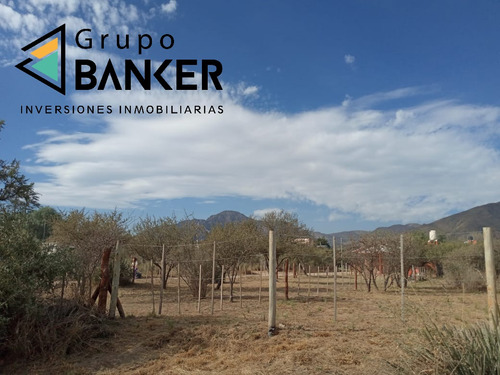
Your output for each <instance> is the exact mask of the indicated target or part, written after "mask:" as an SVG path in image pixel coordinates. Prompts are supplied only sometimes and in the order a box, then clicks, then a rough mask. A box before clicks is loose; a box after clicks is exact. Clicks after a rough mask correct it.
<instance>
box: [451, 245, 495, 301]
mask: <svg viewBox="0 0 500 375" xmlns="http://www.w3.org/2000/svg"><path fill="white" fill-rule="evenodd" d="M443 267H444V272H445V276H446V278H447V279H448V281H450V282H451V284H452V286H453V287H456V288H461V287H462V284H463V285H464V287H465V289H466V290H467V291H470V292H473V291H481V290H485V289H486V280H485V277H484V274H483V273H484V251H483V249H482V247H481V246H479V245H463V246H461V247H459V248H457V249H456V250H454V251H453V252H452V253H451V254H449V255H448V256H447V257H446V258H445V259H444V260H443Z"/></svg>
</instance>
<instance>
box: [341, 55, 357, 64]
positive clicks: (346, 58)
mask: <svg viewBox="0 0 500 375" xmlns="http://www.w3.org/2000/svg"><path fill="white" fill-rule="evenodd" d="M344 61H345V63H346V64H347V65H352V64H354V62H355V61H356V57H354V56H353V55H344Z"/></svg>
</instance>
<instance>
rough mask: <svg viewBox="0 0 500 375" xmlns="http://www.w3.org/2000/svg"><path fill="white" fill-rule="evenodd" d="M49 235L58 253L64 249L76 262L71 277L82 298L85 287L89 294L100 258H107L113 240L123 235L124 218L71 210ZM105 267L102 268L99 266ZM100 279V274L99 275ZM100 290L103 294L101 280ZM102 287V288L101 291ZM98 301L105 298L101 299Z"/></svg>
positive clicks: (90, 293) (105, 286)
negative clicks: (72, 252) (75, 279)
mask: <svg viewBox="0 0 500 375" xmlns="http://www.w3.org/2000/svg"><path fill="white" fill-rule="evenodd" d="M52 230H53V233H52V236H51V237H50V239H49V241H50V242H52V243H55V244H56V245H57V248H58V249H61V251H65V250H63V249H64V248H66V249H70V250H72V251H74V253H75V257H76V259H77V267H76V269H75V271H74V272H75V276H76V278H77V280H78V283H79V286H80V294H81V296H82V297H83V296H84V295H85V289H86V288H87V285H88V293H89V296H91V295H92V278H93V276H95V274H96V270H97V267H98V266H99V264H100V263H101V262H100V261H101V260H102V259H103V257H104V256H105V257H107V258H108V259H109V255H110V254H111V251H112V250H113V248H114V247H115V245H116V241H118V240H123V239H125V237H126V236H127V230H126V219H124V218H123V216H122V215H121V214H120V213H118V212H116V211H113V212H110V213H99V212H93V213H92V214H87V213H86V212H85V211H84V210H73V211H70V212H67V213H64V214H63V215H62V217H61V219H60V220H57V221H56V222H54V224H53V229H52ZM101 266H102V267H103V270H104V268H106V265H103V264H101ZM101 276H102V275H101ZM101 281H102V284H103V285H102V291H100V293H102V294H104V295H105V293H104V290H106V292H107V287H108V286H107V284H106V285H104V284H105V282H106V280H104V281H103V280H102V279H101ZM104 288H106V289H104ZM104 295H103V296H102V299H105V296H104Z"/></svg>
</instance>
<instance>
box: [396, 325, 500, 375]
mask: <svg viewBox="0 0 500 375" xmlns="http://www.w3.org/2000/svg"><path fill="white" fill-rule="evenodd" d="M423 336H424V339H425V340H424V344H423V345H421V346H419V347H413V348H407V354H408V355H409V356H410V358H411V359H412V362H414V363H415V364H418V368H419V371H420V373H425V374H439V375H441V374H456V375H477V374H483V375H493V374H500V330H499V329H498V327H497V328H492V327H491V325H489V324H487V323H477V324H474V325H471V326H467V327H464V328H459V327H455V326H443V327H441V328H440V327H437V326H436V325H435V324H432V325H430V326H427V327H426V328H425V329H424V332H423ZM407 367H409V366H407ZM405 372H406V373H409V372H410V371H409V368H406V371H405Z"/></svg>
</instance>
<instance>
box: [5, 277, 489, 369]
mask: <svg viewBox="0 0 500 375" xmlns="http://www.w3.org/2000/svg"><path fill="white" fill-rule="evenodd" d="M262 280H263V281H262V284H261V276H260V274H259V273H255V274H251V275H245V276H244V277H243V280H242V296H241V299H240V294H239V284H237V285H235V298H234V302H232V303H230V302H229V301H228V296H227V291H228V290H229V287H228V284H224V290H223V296H224V300H223V306H222V310H221V304H220V292H219V291H215V294H214V308H213V314H212V308H211V293H210V291H209V295H208V297H207V298H205V299H202V300H201V305H200V310H201V312H198V304H197V303H198V302H197V298H193V297H192V296H191V295H190V294H189V291H188V289H187V287H186V285H185V284H184V283H182V285H181V304H180V314H179V306H178V302H177V301H178V291H177V279H176V278H171V279H169V282H168V287H167V291H166V294H165V297H164V303H163V311H162V315H158V314H157V313H158V303H159V285H158V281H159V280H158V279H156V280H155V283H156V285H155V289H154V300H155V309H156V314H153V304H152V301H153V297H152V292H151V284H150V280H149V279H140V280H137V281H136V283H135V284H134V285H132V286H130V287H126V288H121V289H120V293H119V295H120V300H121V302H122V304H123V307H124V309H125V313H126V314H127V317H126V318H125V319H116V320H112V321H109V322H108V323H106V324H107V326H108V327H107V329H108V331H109V337H107V338H105V339H96V340H95V341H93V342H91V343H89V346H88V349H87V350H85V351H84V352H79V353H74V354H70V355H67V356H66V357H64V358H54V359H52V360H44V361H35V362H27V363H20V362H18V363H14V364H10V365H9V366H7V368H5V369H4V373H5V374H13V373H21V374H102V375H111V374H134V375H139V374H144V375H146V374H235V373H236V374H237V373H240V374H252V375H254V374H257V375H258V374H396V373H398V371H397V370H396V368H395V367H394V364H395V363H399V364H401V363H402V362H401V359H400V357H401V356H402V354H403V350H402V349H401V346H402V345H412V344H413V345H418V343H419V340H420V335H419V330H420V329H421V328H422V327H423V325H424V324H425V323H426V322H427V323H428V322H431V321H432V322H434V323H436V324H438V325H440V324H444V323H447V324H455V325H464V324H467V323H473V322H476V321H480V320H485V319H486V318H487V300H486V294H484V293H465V292H463V291H462V290H453V289H449V288H447V287H446V282H445V281H444V280H440V279H433V280H428V281H421V282H413V283H410V285H409V286H408V288H407V289H406V294H405V298H404V322H403V321H402V304H401V301H402V299H401V293H400V289H398V288H394V287H393V288H392V289H390V290H389V291H388V292H381V291H373V292H371V293H367V292H366V288H365V286H364V284H363V283H362V280H359V285H358V290H357V291H356V290H354V280H353V276H352V275H350V274H344V275H339V279H338V282H337V303H336V306H337V313H336V319H335V312H334V302H333V285H332V284H333V281H332V277H331V275H330V277H329V278H328V279H327V278H326V275H325V274H320V276H319V277H317V275H316V274H313V275H311V277H310V279H309V278H308V277H305V276H304V275H302V277H301V280H300V291H299V290H298V279H291V282H290V291H289V296H290V299H289V300H288V301H286V300H285V298H284V282H283V279H282V278H280V280H279V281H278V294H277V295H278V302H277V321H276V323H277V325H278V331H277V334H276V335H275V336H272V337H269V336H268V322H267V316H268V298H267V282H268V281H267V275H265V276H264V277H263V278H262ZM309 280H310V288H309V286H308V285H309V284H308V281H309ZM318 283H319V284H318ZM261 285H262V293H261V295H260V301H259V289H260V288H261ZM318 285H319V292H318ZM403 367H404V364H403ZM406 370H407V371H408V373H415V374H417V373H419V372H421V371H423V370H426V369H425V368H406Z"/></svg>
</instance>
